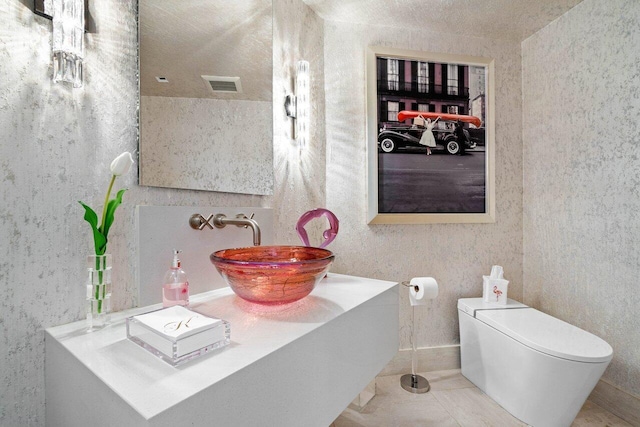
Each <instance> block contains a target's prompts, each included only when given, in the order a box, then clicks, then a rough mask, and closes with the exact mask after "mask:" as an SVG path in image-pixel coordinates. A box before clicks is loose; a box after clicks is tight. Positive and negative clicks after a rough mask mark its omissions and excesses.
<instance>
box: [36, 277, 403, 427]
mask: <svg viewBox="0 0 640 427" xmlns="http://www.w3.org/2000/svg"><path fill="white" fill-rule="evenodd" d="M191 307H192V309H194V310H195V311H198V312H201V313H203V314H206V315H209V316H212V317H219V318H222V319H225V320H227V321H229V322H230V323H231V344H230V345H229V346H227V347H226V348H224V349H222V350H218V351H214V352H213V353H212V354H209V355H206V356H203V357H201V358H198V359H196V360H193V361H191V362H187V363H185V364H184V365H181V366H179V367H177V368H175V367H172V366H171V365H169V364H167V363H165V362H163V361H162V360H160V359H159V358H157V357H155V356H154V355H152V354H151V353H149V352H147V351H146V350H144V349H143V348H141V347H139V346H138V345H136V344H134V343H133V342H131V341H129V340H128V339H127V338H126V331H125V318H126V317H129V316H132V315H136V314H140V313H144V312H147V311H151V310H154V309H157V308H160V306H149V307H145V308H140V309H133V310H128V311H125V312H120V313H115V314H113V315H112V324H111V325H110V326H108V327H106V328H105V329H103V330H100V331H96V332H92V333H86V332H85V322H84V321H82V322H76V323H71V324H68V325H63V326H58V327H54V328H50V329H47V331H46V421H47V425H50V426H65V427H66V426H88V425H91V426H177V425H180V426H187V425H189V426H200V425H203V426H204V425H206V426H217V425H220V426H302V425H304V426H322V427H326V426H328V425H329V424H330V423H331V422H332V421H333V420H334V419H335V418H336V417H337V416H338V415H339V414H340V413H341V412H342V410H344V408H346V406H347V405H348V404H349V403H350V402H351V401H352V400H353V399H354V398H355V397H356V395H357V394H358V393H359V392H360V391H362V389H363V388H364V387H365V386H366V385H367V384H368V383H369V382H370V381H371V380H372V379H373V378H374V377H375V376H376V374H378V373H379V372H380V370H382V368H383V367H384V366H385V365H386V364H387V363H388V362H389V361H390V360H391V358H392V357H393V356H394V355H395V354H396V352H397V351H398V286H397V284H396V283H394V282H386V281H380V280H374V279H365V278H359V277H352V276H344V275H338V274H332V273H330V274H329V275H328V277H327V278H325V279H323V280H322V282H321V283H320V284H319V285H318V286H317V287H316V289H314V291H313V292H312V293H311V294H310V295H309V296H308V297H306V298H304V299H302V300H300V301H298V302H296V303H293V304H289V305H284V306H272V307H268V306H260V305H256V304H250V303H248V302H245V301H244V300H242V299H240V298H239V297H237V296H236V295H235V294H234V293H233V292H232V291H231V289H230V288H223V289H218V290H215V291H211V292H206V293H203V294H199V295H197V296H195V297H193V298H192V304H191Z"/></svg>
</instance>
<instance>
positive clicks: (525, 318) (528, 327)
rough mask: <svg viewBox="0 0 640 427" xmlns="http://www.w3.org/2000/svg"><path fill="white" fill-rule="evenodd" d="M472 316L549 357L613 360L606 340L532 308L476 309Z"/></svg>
mask: <svg viewBox="0 0 640 427" xmlns="http://www.w3.org/2000/svg"><path fill="white" fill-rule="evenodd" d="M475 317H476V318H477V319H478V320H480V321H481V322H483V323H485V324H487V325H489V326H491V327H492V328H494V329H496V330H498V331H500V332H502V333H504V334H505V335H507V336H509V337H511V338H513V339H514V340H516V341H518V342H520V343H522V344H524V345H526V346H527V347H531V348H533V349H535V350H538V351H540V352H542V353H545V354H548V355H550V356H555V357H559V358H562V359H567V360H573V361H576V362H586V363H602V362H608V361H610V360H611V358H612V357H613V349H612V348H611V346H610V345H609V344H608V343H607V342H606V341H604V340H602V339H601V338H599V337H597V336H595V335H593V334H591V333H589V332H586V331H584V330H582V329H580V328H578V327H575V326H573V325H571V324H569V323H566V322H563V321H562V320H560V319H556V318H555V317H552V316H549V315H548V314H545V313H542V312H540V311H538V310H536V309H534V308H530V307H527V308H518V309H516V310H505V309H489V310H477V311H476V312H475Z"/></svg>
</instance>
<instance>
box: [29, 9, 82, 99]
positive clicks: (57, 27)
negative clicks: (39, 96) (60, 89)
mask: <svg viewBox="0 0 640 427" xmlns="http://www.w3.org/2000/svg"><path fill="white" fill-rule="evenodd" d="M33 10H34V12H35V13H37V14H38V15H41V16H44V17H45V18H49V19H52V20H53V37H52V47H53V81H54V82H56V83H57V82H67V83H71V84H73V87H82V60H83V59H84V28H85V23H84V0H35V1H34V8H33Z"/></svg>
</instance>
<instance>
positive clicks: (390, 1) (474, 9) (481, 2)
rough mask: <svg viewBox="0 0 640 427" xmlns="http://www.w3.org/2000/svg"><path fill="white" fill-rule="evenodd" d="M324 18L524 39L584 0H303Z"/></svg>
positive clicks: (476, 35) (488, 36)
mask: <svg viewBox="0 0 640 427" xmlns="http://www.w3.org/2000/svg"><path fill="white" fill-rule="evenodd" d="M303 1H304V2H305V3H306V4H307V5H309V6H310V7H311V8H312V9H313V10H314V11H315V12H316V13H317V14H318V15H319V16H320V17H321V18H323V19H325V20H329V21H339V22H353V23H358V24H373V25H380V26H389V27H399V28H407V29H423V30H424V29H429V30H431V31H436V32H444V33H455V34H461V35H470V36H474V37H487V38H492V39H503V40H504V39H506V40H513V41H517V42H520V41H522V40H524V39H526V38H527V37H529V36H530V35H532V34H533V33H535V32H536V31H538V30H539V29H541V28H542V27H544V26H546V25H547V24H548V23H549V22H551V21H553V20H554V19H556V18H558V17H559V16H561V15H562V14H564V13H565V12H566V11H568V10H569V9H571V8H572V7H573V6H575V5H576V4H578V3H580V2H581V1H582V0H303Z"/></svg>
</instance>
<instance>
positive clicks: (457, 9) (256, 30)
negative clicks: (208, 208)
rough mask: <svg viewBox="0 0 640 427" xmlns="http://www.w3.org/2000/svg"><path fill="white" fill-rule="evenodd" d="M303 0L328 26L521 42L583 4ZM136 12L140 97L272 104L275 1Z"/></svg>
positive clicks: (149, 7) (172, 5)
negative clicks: (235, 86) (223, 80)
mask: <svg viewBox="0 0 640 427" xmlns="http://www.w3.org/2000/svg"><path fill="white" fill-rule="evenodd" d="M303 1H304V2H305V3H306V4H307V5H309V6H310V7H311V8H312V9H313V10H314V11H315V12H316V13H317V14H318V15H319V16H320V17H321V18H323V19H325V20H329V21H342V22H352V23H360V24H369V25H378V26H389V27H397V28H406V29H422V30H424V29H428V30H430V31H436V32H443V33H455V34H462V35H469V36H473V37H486V38H490V39H503V40H505V39H506V40H513V41H516V42H520V41H522V40H524V39H525V38H527V37H529V36H530V35H532V34H533V33H535V32H536V31H538V30H539V29H540V28H542V27H544V26H545V25H547V24H548V23H549V22H551V21H553V20H554V19H556V18H558V17H559V16H561V15H562V14H564V13H565V12H566V11H567V10H569V9H571V8H572V7H573V6H575V5H576V4H578V3H580V1H581V0H303ZM139 14H140V90H141V93H142V95H155V96H172V97H176V96H177V97H187V98H223V99H250V100H262V101H269V100H271V98H272V95H271V92H272V86H271V80H272V35H273V20H272V1H271V0H242V1H228V0H189V1H176V0H140V2H139ZM381 17H383V18H381ZM201 75H214V76H239V77H240V78H241V84H242V88H243V94H233V95H227V94H215V93H213V92H211V91H210V90H209V88H208V87H207V86H206V83H205V82H204V81H203V80H202V78H201V77H200V76H201ZM156 76H162V77H166V78H167V79H168V80H169V83H158V82H157V81H156V79H155V77H156Z"/></svg>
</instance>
